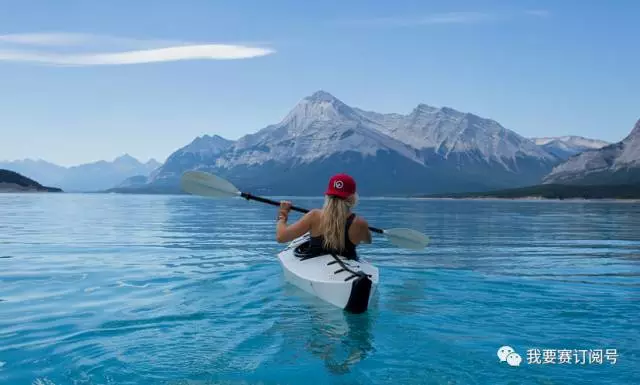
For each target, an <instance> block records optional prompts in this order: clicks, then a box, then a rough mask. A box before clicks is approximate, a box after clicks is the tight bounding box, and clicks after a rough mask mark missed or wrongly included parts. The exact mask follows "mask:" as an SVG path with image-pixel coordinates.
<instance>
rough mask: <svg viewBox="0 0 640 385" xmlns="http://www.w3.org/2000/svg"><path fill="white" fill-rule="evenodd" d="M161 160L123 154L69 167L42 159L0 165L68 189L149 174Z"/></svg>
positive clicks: (90, 188)
mask: <svg viewBox="0 0 640 385" xmlns="http://www.w3.org/2000/svg"><path fill="white" fill-rule="evenodd" d="M160 166H161V164H160V163H158V162H157V161H156V160H154V159H151V160H149V161H148V162H146V163H142V162H140V161H138V160H137V159H135V158H134V157H132V156H130V155H128V154H124V155H122V156H119V157H117V158H115V159H114V160H113V161H111V162H108V161H104V160H101V161H97V162H92V163H86V164H81V165H77V166H71V167H62V166H58V165H55V164H53V163H49V162H46V161H43V160H31V159H25V160H18V161H12V162H0V168H4V169H7V170H11V171H15V172H18V173H20V174H23V175H25V176H27V177H29V178H32V179H35V180H38V181H40V182H41V183H43V184H44V185H47V186H57V187H60V188H62V189H63V190H64V191H67V192H79V191H100V190H104V189H107V188H110V187H113V186H114V185H117V184H119V183H121V182H122V181H123V180H125V179H127V178H129V177H132V176H136V175H144V176H148V175H149V174H150V173H151V172H152V171H153V170H155V169H157V168H158V167H160Z"/></svg>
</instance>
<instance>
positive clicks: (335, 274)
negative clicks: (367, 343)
mask: <svg viewBox="0 0 640 385" xmlns="http://www.w3.org/2000/svg"><path fill="white" fill-rule="evenodd" d="M309 239H310V237H309V234H308V233H307V234H305V235H303V236H302V237H300V238H297V239H295V240H293V241H292V242H291V243H289V245H288V246H287V247H286V248H285V249H284V250H282V251H281V252H280V253H278V259H279V260H280V264H281V266H282V270H283V272H284V276H285V279H286V280H287V281H288V282H290V283H291V284H293V285H295V286H297V287H299V288H300V289H302V290H304V291H306V292H307V293H309V294H312V295H315V296H316V297H318V298H320V299H322V300H324V301H326V302H329V303H331V304H333V305H335V306H338V307H340V308H342V309H344V310H346V311H348V312H351V313H363V312H365V311H366V310H367V309H368V308H369V303H370V301H371V297H372V296H373V294H374V293H375V290H376V287H377V285H378V268H377V267H375V266H373V265H371V264H369V263H366V262H362V261H353V260H348V259H346V258H343V257H340V256H336V257H334V256H333V255H331V254H326V255H318V256H312V255H310V254H309V253H307V250H308V248H307V247H308V245H309Z"/></svg>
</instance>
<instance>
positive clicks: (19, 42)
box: [0, 33, 275, 66]
mask: <svg viewBox="0 0 640 385" xmlns="http://www.w3.org/2000/svg"><path fill="white" fill-rule="evenodd" d="M33 47H36V48H35V49H34V48H33ZM53 48H57V50H56V49H53ZM274 52H275V51H274V50H273V49H270V48H262V47H255V46H247V45H238V44H195V43H185V42H176V41H165V40H140V39H131V38H121V37H113V36H103V35H90V34H74V33H32V34H11V35H0V61H12V62H32V63H40V64H48V65H63V66H65V65H66V66H95V65H123V64H142V63H158V62H168V61H178V60H234V59H249V58H255V57H260V56H265V55H270V54H273V53H274Z"/></svg>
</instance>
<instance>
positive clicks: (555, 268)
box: [0, 194, 640, 385]
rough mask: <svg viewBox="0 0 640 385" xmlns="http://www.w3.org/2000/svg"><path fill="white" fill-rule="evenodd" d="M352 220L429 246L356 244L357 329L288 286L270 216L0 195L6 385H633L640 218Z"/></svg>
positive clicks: (496, 212) (379, 206)
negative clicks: (364, 274)
mask: <svg viewBox="0 0 640 385" xmlns="http://www.w3.org/2000/svg"><path fill="white" fill-rule="evenodd" d="M289 199H292V200H293V202H294V204H296V205H299V206H302V207H308V208H310V207H318V206H319V205H321V203H322V200H321V199H320V198H318V199H309V198H289ZM357 212H358V213H361V214H363V215H364V216H365V217H366V218H367V219H368V220H369V222H370V224H371V225H372V226H377V227H382V228H390V227H409V228H413V229H416V230H419V231H422V232H424V233H426V234H428V235H429V236H431V239H432V242H431V245H430V246H429V247H428V248H427V249H425V250H424V251H420V252H415V251H410V250H402V249H398V248H395V247H393V246H391V245H390V244H389V243H388V242H387V241H386V240H384V239H383V238H380V237H378V236H375V238H374V244H373V245H367V246H363V247H361V248H360V254H361V256H362V257H363V258H364V259H366V260H368V261H370V262H372V263H374V264H375V265H376V266H378V268H379V269H380V286H379V288H378V293H377V296H376V297H375V298H374V303H373V305H372V308H371V309H370V310H369V311H368V312H367V313H365V314H360V315H350V314H346V313H344V312H342V311H341V310H340V309H337V308H334V307H333V306H331V305H329V304H325V303H323V302H321V301H320V300H317V299H316V298H314V297H311V296H309V295H307V294H305V293H303V292H301V291H299V290H298V289H297V288H295V287H292V286H291V285H289V284H287V283H285V282H284V280H283V275H282V271H281V268H280V265H279V264H278V261H277V259H276V253H277V252H278V251H279V250H280V248H282V247H283V245H280V244H277V243H276V242H275V240H274V238H275V227H274V226H275V223H274V219H275V216H276V208H275V207H272V206H267V205H264V204H261V203H257V202H247V201H244V200H239V199H233V200H210V199H203V198H197V197H191V196H129V195H101V194H96V195H91V194H87V195H83V194H38V195H0V384H11V385H14V384H16V385H18V384H34V385H41V384H46V385H51V384H56V385H61V384H209V383H211V384H217V383H223V384H492V385H493V384H563V385H564V384H587V383H593V384H640V326H639V325H638V322H639V319H640V204H634V203H595V202H538V201H532V202H527V201H466V200H465V201H447V200H401V199H364V200H362V201H361V203H360V205H359V207H358V208H357ZM298 217H299V216H298V214H294V215H293V219H297V218H298ZM503 345H508V346H510V347H512V348H513V349H514V350H515V351H516V353H518V354H520V356H521V358H522V362H521V364H520V365H519V366H510V365H509V364H508V363H507V362H501V361H500V359H499V358H498V355H497V351H498V349H499V348H500V347H501V346H503ZM530 349H540V354H541V355H543V354H544V353H543V350H545V349H548V350H549V351H548V352H547V353H546V354H549V352H555V353H556V355H557V356H556V358H555V363H547V364H542V363H540V364H537V363H530V362H529V358H530V357H528V353H531V352H534V351H533V350H530ZM581 349H584V350H587V356H586V359H585V361H584V362H583V361H582V356H581V352H580V350H581ZM598 349H602V351H603V352H602V353H603V356H600V357H601V358H602V363H598V361H596V362H591V363H590V362H589V361H590V358H591V360H592V361H593V360H594V359H597V358H598V352H597V350H598ZM608 349H615V352H613V351H610V352H609V353H610V354H606V353H607V350H608ZM561 350H570V361H569V362H568V363H567V362H564V363H562V364H560V363H559V359H560V351H561ZM574 350H575V352H574ZM589 350H592V351H594V352H592V353H589V352H588V351H589ZM574 353H576V355H574ZM613 353H615V354H613ZM562 354H563V356H564V357H565V358H566V357H567V356H566V354H569V353H567V352H564V353H562ZM512 357H513V356H512ZM546 358H552V357H551V356H547V357H546ZM541 362H544V357H541Z"/></svg>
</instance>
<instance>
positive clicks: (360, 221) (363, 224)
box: [353, 215, 369, 232]
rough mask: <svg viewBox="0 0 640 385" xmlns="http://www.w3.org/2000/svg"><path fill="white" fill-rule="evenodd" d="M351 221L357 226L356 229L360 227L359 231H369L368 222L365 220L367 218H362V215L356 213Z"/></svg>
mask: <svg viewBox="0 0 640 385" xmlns="http://www.w3.org/2000/svg"><path fill="white" fill-rule="evenodd" d="M353 222H354V223H355V225H356V226H357V227H358V229H360V231H363V232H368V231H369V222H367V220H366V219H364V218H363V217H361V216H359V215H356V217H355V219H354V220H353Z"/></svg>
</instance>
